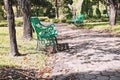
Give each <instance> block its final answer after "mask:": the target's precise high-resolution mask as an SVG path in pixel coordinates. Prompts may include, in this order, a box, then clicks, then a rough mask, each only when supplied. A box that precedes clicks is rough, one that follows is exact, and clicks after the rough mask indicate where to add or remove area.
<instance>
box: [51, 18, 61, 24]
mask: <svg viewBox="0 0 120 80" xmlns="http://www.w3.org/2000/svg"><path fill="white" fill-rule="evenodd" d="M52 21H53V22H54V23H58V22H60V20H59V19H53V20H52Z"/></svg>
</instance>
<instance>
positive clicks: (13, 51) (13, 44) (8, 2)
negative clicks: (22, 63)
mask: <svg viewBox="0 0 120 80" xmlns="http://www.w3.org/2000/svg"><path fill="white" fill-rule="evenodd" d="M4 5H5V10H6V12H7V21H8V28H9V36H10V55H12V56H18V55H20V54H19V52H18V48H17V41H16V30H15V20H14V13H13V8H12V0H4Z"/></svg>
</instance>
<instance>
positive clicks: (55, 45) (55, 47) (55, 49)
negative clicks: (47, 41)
mask: <svg viewBox="0 0 120 80" xmlns="http://www.w3.org/2000/svg"><path fill="white" fill-rule="evenodd" d="M57 45H58V42H57V37H54V45H53V51H54V53H57V52H58V50H57Z"/></svg>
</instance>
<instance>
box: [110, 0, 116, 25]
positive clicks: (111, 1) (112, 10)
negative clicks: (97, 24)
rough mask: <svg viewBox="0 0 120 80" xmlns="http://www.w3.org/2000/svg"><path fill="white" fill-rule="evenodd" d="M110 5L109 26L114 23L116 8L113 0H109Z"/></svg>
mask: <svg viewBox="0 0 120 80" xmlns="http://www.w3.org/2000/svg"><path fill="white" fill-rule="evenodd" d="M109 3H110V6H109V9H110V16H109V22H110V25H111V26H114V25H115V24H116V8H115V1H114V0H109Z"/></svg>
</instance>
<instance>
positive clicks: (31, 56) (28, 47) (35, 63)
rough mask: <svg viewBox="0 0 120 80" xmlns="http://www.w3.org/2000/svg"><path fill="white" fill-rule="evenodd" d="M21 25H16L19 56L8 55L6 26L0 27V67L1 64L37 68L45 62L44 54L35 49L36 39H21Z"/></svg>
mask: <svg viewBox="0 0 120 80" xmlns="http://www.w3.org/2000/svg"><path fill="white" fill-rule="evenodd" d="M22 31H23V29H22V27H16V37H17V44H18V49H19V52H20V53H21V54H26V55H25V56H20V57H11V56H9V51H10V48H9V33H8V27H0V67H2V66H14V67H15V66H19V67H22V68H35V69H39V68H41V67H42V66H44V64H45V59H46V55H45V54H43V53H44V52H42V51H36V49H35V48H36V39H35V37H36V36H35V34H34V39H33V40H31V41H28V40H26V41H25V40H22V33H23V32H22Z"/></svg>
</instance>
